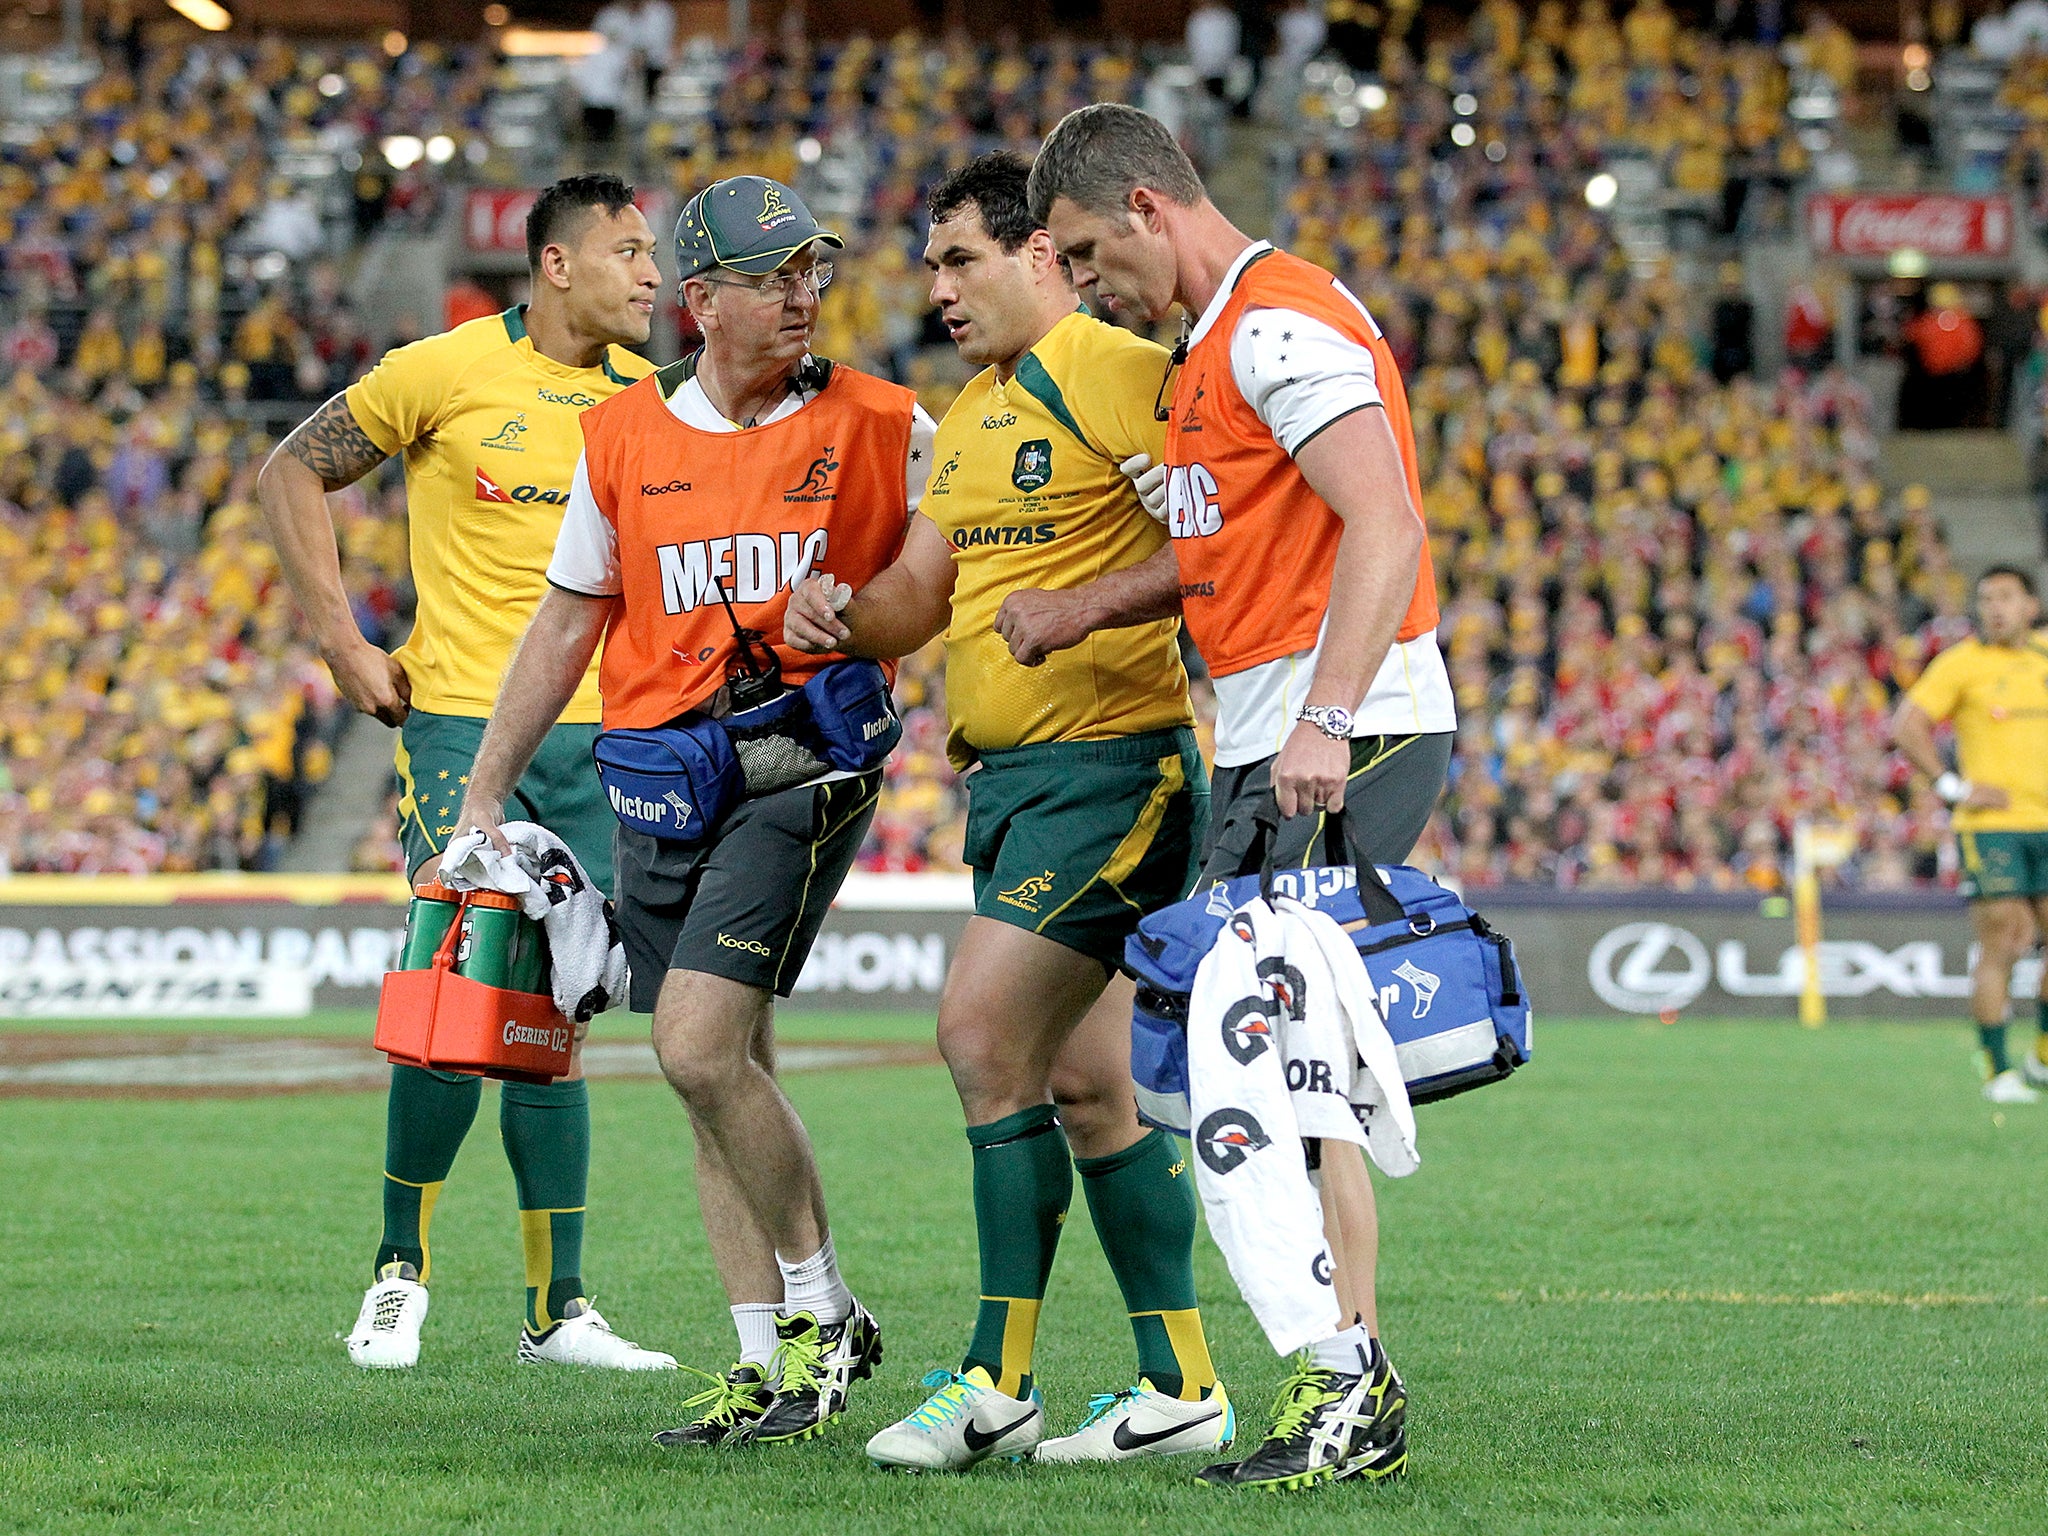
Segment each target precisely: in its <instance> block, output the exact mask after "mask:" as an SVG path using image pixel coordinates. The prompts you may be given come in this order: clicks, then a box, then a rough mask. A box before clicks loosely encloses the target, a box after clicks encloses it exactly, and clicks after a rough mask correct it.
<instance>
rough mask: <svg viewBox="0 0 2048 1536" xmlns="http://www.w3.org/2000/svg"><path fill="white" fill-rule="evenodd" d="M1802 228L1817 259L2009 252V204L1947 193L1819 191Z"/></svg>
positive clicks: (1809, 203) (1937, 257)
mask: <svg viewBox="0 0 2048 1536" xmlns="http://www.w3.org/2000/svg"><path fill="white" fill-rule="evenodd" d="M1806 228H1807V237H1808V238H1809V239H1810V240H1811V241H1812V242H1813V249H1814V251H1815V253H1816V254H1818V255H1822V256H1889V255H1891V254H1892V253H1893V252H1894V251H1919V252H1920V253H1921V254H1922V255H1924V256H1926V257H1927V258H1928V259H1929V260H1930V261H1938V260H1942V259H1944V258H1951V259H1952V258H1955V257H1965V258H1972V257H1974V258H1978V259H1985V258H1996V257H2001V256H2007V255H2010V254H2011V252H2012V203H2011V202H2010V201H2009V200H2008V199H2006V198H2003V197H1959V196H1954V195H1951V194H1947V193H1938V194H1931V195H1927V196H1921V195H1917V194H1912V193H1905V194H1900V195H1896V196H1887V195H1879V194H1869V193H1838V192H1823V193H1819V194H1817V195H1816V196H1814V197H1812V198H1810V199H1809V200H1808V201H1807V204H1806Z"/></svg>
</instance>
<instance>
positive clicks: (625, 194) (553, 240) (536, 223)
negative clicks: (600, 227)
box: [526, 171, 633, 272]
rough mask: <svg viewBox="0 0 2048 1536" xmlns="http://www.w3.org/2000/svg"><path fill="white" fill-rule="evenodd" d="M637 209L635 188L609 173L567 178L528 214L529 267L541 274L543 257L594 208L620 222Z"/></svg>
mask: <svg viewBox="0 0 2048 1536" xmlns="http://www.w3.org/2000/svg"><path fill="white" fill-rule="evenodd" d="M632 206H633V188H632V185H631V184H630V183H629V182H627V181H625V180H623V179H622V178H620V177H617V176H613V175H610V174H609V173H607V172H602V171H594V172H590V173H588V174H585V175H581V176H564V177H563V178H562V179H561V180H560V181H558V182H555V183H554V184H553V185H552V186H550V187H548V188H547V190H546V191H544V192H542V193H541V195H540V196H539V197H536V198H535V199H534V200H533V207H531V208H530V209H528V210H527V214H526V264H527V266H528V267H530V268H532V269H533V270H534V271H536V272H538V271H539V270H540V253H541V252H542V251H544V250H546V249H547V248H548V247H549V246H550V245H555V244H558V243H559V242H560V240H561V238H562V236H563V235H564V234H566V233H567V232H568V231H569V230H570V228H571V227H572V226H573V225H574V224H575V223H576V221H577V220H579V219H580V218H581V217H582V216H583V214H584V213H585V212H586V211H587V210H589V209H592V208H602V209H603V210H604V212H605V217H606V218H610V219H615V218H617V217H618V216H619V215H620V214H622V213H624V212H625V211H626V210H627V209H628V208H630V207H632Z"/></svg>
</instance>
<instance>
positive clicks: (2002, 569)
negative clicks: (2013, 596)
mask: <svg viewBox="0 0 2048 1536" xmlns="http://www.w3.org/2000/svg"><path fill="white" fill-rule="evenodd" d="M1994 576H2010V577H2011V578H2012V579H2013V580H2014V581H2016V582H2018V583H2019V584H2020V587H2021V588H2022V589H2023V590H2024V591H2025V592H2026V594H2027V596H2029V597H2039V596H2040V595H2041V594H2040V593H2039V592H2037V591H2036V590H2035V589H2034V578H2033V577H2031V576H2029V575H2028V574H2027V573H2026V572H2025V571H2023V570H2021V569H2020V568H2019V567H2018V566H2016V565H1994V566H1992V567H1991V568H1990V569H1989V570H1987V571H1985V572H1984V574H1983V575H1981V576H1979V577H1978V578H1977V581H1978V583H1979V585H1981V584H1983V583H1984V582H1987V581H1989V580H1990V579H1991V578H1992V577H1994Z"/></svg>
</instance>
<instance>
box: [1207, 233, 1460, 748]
mask: <svg viewBox="0 0 2048 1536" xmlns="http://www.w3.org/2000/svg"><path fill="white" fill-rule="evenodd" d="M1271 249H1272V246H1271V244H1270V243H1269V242H1267V241H1264V240H1260V241H1257V242H1255V243H1254V244H1252V245H1251V246H1250V247H1248V248H1247V249H1246V250H1245V251H1244V252H1243V253H1242V254H1241V255H1239V256H1238V258H1237V260H1236V261H1234V262H1232V263H1231V265H1230V270H1229V271H1228V272H1226V273H1225V274H1224V276H1223V283H1222V286H1220V287H1219V288H1218V289H1217V290H1216V297H1215V298H1213V299H1211V300H1210V301H1209V307H1208V308H1207V309H1206V310H1204V311H1203V313H1202V318H1201V319H1200V321H1198V322H1197V323H1196V325H1195V328H1194V330H1193V331H1192V332H1191V333H1190V335H1189V337H1188V340H1189V344H1190V345H1192V344H1193V343H1195V342H1198V341H1200V340H1201V339H1202V338H1203V337H1204V336H1205V335H1207V334H1208V332H1209V331H1210V329H1211V328H1212V327H1213V326H1214V325H1215V322H1216V318H1217V316H1218V315H1219V314H1221V312H1222V310H1223V306H1224V304H1225V303H1226V302H1228V300H1229V297H1230V291H1231V289H1232V288H1233V287H1235V286H1236V283H1237V278H1238V274H1239V273H1241V272H1242V271H1243V270H1244V268H1245V264H1246V263H1247V262H1249V261H1250V260H1251V259H1252V258H1253V257H1254V256H1256V255H1258V254H1259V253H1260V252H1262V251H1268V250H1271ZM1338 288H1339V291H1341V292H1343V293H1344V295H1345V297H1347V298H1351V294H1350V292H1349V290H1348V289H1345V288H1344V287H1343V285H1342V284H1341V283H1340V284H1339V285H1338ZM1352 302H1353V303H1354V304H1356V303H1358V301H1357V300H1356V299H1355V298H1352ZM1359 312H1360V313H1361V314H1363V313H1365V306H1364V305H1362V304H1360V305H1359ZM1368 318H1370V317H1368ZM1230 376H1231V378H1232V379H1233V380H1234V381H1235V383H1236V384H1237V388H1238V392H1239V393H1240V394H1242V395H1243V396H1244V398H1245V403H1246V404H1248V405H1250V406H1251V408H1252V410H1253V411H1254V412H1256V413H1257V415H1258V418H1259V420H1260V421H1262V422H1264V423H1265V424H1266V426H1267V427H1268V428H1270V429H1271V430H1272V433H1273V436H1274V439H1275V440H1276V441H1277V442H1278V443H1279V444H1280V446H1281V447H1282V448H1284V449H1286V450H1287V452H1288V453H1289V454H1295V453H1299V452H1300V451H1301V448H1302V445H1303V444H1305V443H1307V442H1308V441H1309V439H1311V438H1312V437H1314V436H1315V435H1316V434H1317V433H1318V432H1321V431H1322V430H1323V429H1324V428H1325V427H1328V426H1330V425H1331V424H1332V423H1333V422H1336V421H1339V420H1341V419H1342V418H1344V417H1346V416H1349V415H1350V414H1351V413H1352V412H1354V411H1358V410H1363V409H1365V408H1367V407H1369V406H1376V405H1379V404H1381V403H1382V402H1381V399H1380V389H1379V378H1378V369H1377V367H1376V366H1375V364H1374V362H1373V355H1372V353H1371V351H1370V350H1369V349H1367V348H1365V347H1362V346H1360V345H1359V344H1358V343H1357V342H1355V341H1353V340H1352V339H1351V338H1350V337H1348V336H1346V335H1345V334H1344V333H1343V332H1341V331H1339V330H1336V329H1335V328H1333V327H1332V326H1330V325H1329V324H1328V323H1327V322H1325V321H1322V320H1318V319H1316V318H1314V317H1313V316H1310V315H1305V314H1302V313H1301V312H1300V311H1298V310H1292V309H1251V310H1246V311H1245V313H1244V314H1243V315H1242V316H1240V317H1239V319H1238V322H1237V329H1236V330H1235V331H1234V332H1233V333H1232V334H1231V338H1230ZM1418 510H1419V509H1418ZM1324 623H1325V624H1326V625H1327V623H1328V619H1327V617H1326V618H1325V620H1324ZM1321 651H1322V637H1321V635H1320V634H1319V635H1318V636H1317V639H1316V644H1315V646H1314V647H1313V648H1311V649H1309V650H1306V651H1297V652H1295V654H1293V655H1292V656H1281V657H1278V658H1276V659H1274V660H1272V661H1268V662H1262V663H1261V664H1259V665H1258V666H1256V667H1248V668H1246V669H1245V670H1244V671H1242V672H1234V673H1232V674H1231V675H1230V676H1229V677H1219V678H1216V679H1215V680H1214V681H1215V687H1216V766H1217V767H1219V768H1239V767H1242V766H1244V765H1245V764H1247V763H1256V762H1258V761H1259V760H1260V759H1261V758H1267V757H1271V756H1273V754H1274V753H1276V752H1278V751H1279V750H1280V748H1281V747H1282V746H1284V745H1285V744H1286V741H1287V737H1288V734H1289V732H1291V731H1292V730H1293V729H1294V722H1295V719H1296V717H1297V715H1298V714H1299V713H1300V710H1301V706H1302V705H1303V704H1305V703H1307V702H1308V690H1309V684H1310V682H1311V681H1312V680H1313V679H1314V677H1315V670H1316V659H1317V657H1318V656H1319V655H1320V654H1321ZM1457 728H1458V711H1457V706H1456V704H1455V703H1454V702H1453V700H1452V696H1451V678H1450V673H1449V672H1448V671H1447V670H1446V669H1445V667H1444V658H1443V653H1442V652H1441V651H1440V650H1438V649H1437V643H1436V631H1435V630H1433V629H1432V630H1430V631H1429V632H1428V633H1427V634H1421V635H1417V636H1416V637H1415V638H1414V639H1413V640H1410V641H1407V642H1406V643H1398V642H1397V643H1396V644H1394V645H1392V646H1390V647H1388V649H1387V657H1386V660H1385V661H1384V662H1382V663H1381V664H1380V670H1379V673H1378V675H1377V676H1375V677H1374V678H1373V680H1372V686H1371V687H1369V688H1368V689H1367V690H1366V693H1365V697H1364V698H1363V699H1361V700H1359V702H1358V707H1357V708H1356V709H1354V710H1353V711H1352V712H1351V734H1352V735H1353V736H1354V737H1357V736H1408V735H1414V734H1417V733H1423V732H1436V731H1454V730H1456V729H1457Z"/></svg>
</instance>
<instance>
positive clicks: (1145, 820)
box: [1032, 753, 1188, 933]
mask: <svg viewBox="0 0 2048 1536" xmlns="http://www.w3.org/2000/svg"><path fill="white" fill-rule="evenodd" d="M1187 782H1188V777H1187V770H1186V769H1185V768H1183V767H1182V766H1181V760H1180V756H1179V754H1178V753H1176V754H1174V755H1173V756H1171V757H1162V758H1160V759H1159V782H1158V783H1157V784H1155V785H1153V786H1152V793H1151V794H1150V795H1149V796H1147V797H1146V800H1145V808H1144V809H1143V810H1141V811H1140V812H1138V819H1137V820H1136V821H1134V822H1133V823H1131V830H1130V831H1128V832H1126V833H1125V834H1124V835H1123V838H1122V840H1121V841H1120V842H1118V843H1117V845H1116V848H1115V850H1114V851H1113V852H1112V853H1111V854H1110V856H1109V858H1108V859H1107V860H1105V861H1104V863H1103V866H1102V868H1100V869H1098V870H1096V871H1095V873H1094V874H1093V875H1091V876H1090V877H1089V878H1088V879H1087V881H1086V882H1084V883H1083V884H1082V886H1081V889H1080V890H1078V891H1076V892H1074V894H1073V895H1071V896H1069V897H1068V898H1067V899H1066V900H1065V901H1063V902H1061V903H1060V904H1059V905H1058V906H1057V907H1055V908H1053V909H1052V911H1050V912H1048V913H1046V915H1045V916H1044V917H1043V918H1041V919H1040V920H1039V923H1038V926H1037V928H1035V929H1033V930H1032V931H1033V932H1034V933H1043V932H1044V931H1045V926H1046V924H1047V923H1050V922H1051V921H1052V920H1053V919H1054V918H1056V917H1058V916H1059V915H1060V914H1061V913H1062V912H1064V911H1066V910H1067V908H1069V907H1071V906H1072V905H1073V904H1074V903H1075V902H1077V901H1079V900H1080V899H1081V897H1082V896H1083V895H1085V894H1086V893H1087V891H1088V890H1089V888H1090V887H1091V886H1093V885H1094V884H1095V882H1096V881H1098V880H1100V881H1101V882H1102V883H1103V884H1105V885H1107V886H1109V887H1110V888H1111V889H1112V890H1116V892H1117V894H1118V895H1119V896H1123V892H1122V891H1121V890H1120V889H1118V887H1120V886H1122V884H1123V883H1124V881H1126V880H1128V879H1130V877H1131V876H1132V875H1133V874H1135V873H1136V872H1137V869H1138V866H1139V865H1140V864H1143V863H1144V862H1145V855H1146V854H1148V853H1150V852H1151V851H1152V843H1153V841H1154V839H1156V838H1157V837H1158V836H1159V828H1160V827H1161V825H1163V824H1164V823H1165V821H1166V808H1167V807H1168V806H1169V805H1171V804H1172V803H1173V797H1174V796H1175V795H1177V794H1179V793H1180V792H1181V791H1182V790H1183V789H1185V788H1186V787H1187ZM1123 899H1124V903H1125V904H1126V905H1127V906H1129V907H1131V908H1133V909H1136V908H1137V906H1138V904H1137V903H1136V902H1134V901H1132V900H1131V899H1130V897H1128V896H1123Z"/></svg>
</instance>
